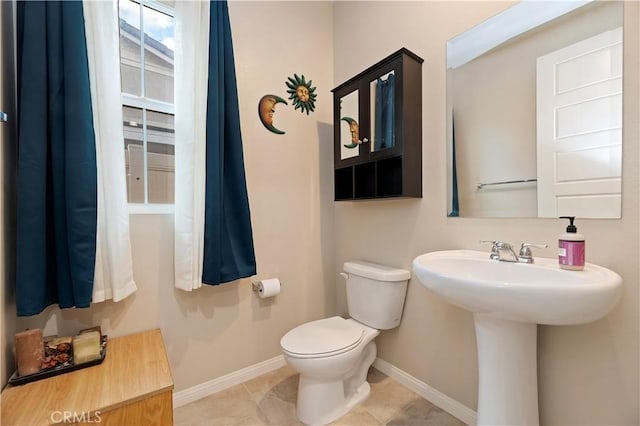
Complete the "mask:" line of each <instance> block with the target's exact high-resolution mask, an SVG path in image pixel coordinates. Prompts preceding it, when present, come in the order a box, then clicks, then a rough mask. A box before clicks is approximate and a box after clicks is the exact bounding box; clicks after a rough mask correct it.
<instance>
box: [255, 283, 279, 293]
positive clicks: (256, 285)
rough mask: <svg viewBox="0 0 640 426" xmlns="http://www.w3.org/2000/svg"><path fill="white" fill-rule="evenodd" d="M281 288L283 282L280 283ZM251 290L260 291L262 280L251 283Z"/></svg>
mask: <svg viewBox="0 0 640 426" xmlns="http://www.w3.org/2000/svg"><path fill="white" fill-rule="evenodd" d="M280 286H282V281H280ZM251 289H252V290H253V291H255V292H258V291H260V280H258V281H251Z"/></svg>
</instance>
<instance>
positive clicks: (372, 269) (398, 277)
mask: <svg viewBox="0 0 640 426" xmlns="http://www.w3.org/2000/svg"><path fill="white" fill-rule="evenodd" d="M344 271H345V272H348V273H350V274H354V275H358V276H360V277H364V278H370V279H372V280H378V281H406V280H408V279H409V278H411V272H409V271H407V270H406V269H400V268H394V267H393V266H386V265H381V264H379V263H374V262H367V261H366V260H352V261H349V262H344Z"/></svg>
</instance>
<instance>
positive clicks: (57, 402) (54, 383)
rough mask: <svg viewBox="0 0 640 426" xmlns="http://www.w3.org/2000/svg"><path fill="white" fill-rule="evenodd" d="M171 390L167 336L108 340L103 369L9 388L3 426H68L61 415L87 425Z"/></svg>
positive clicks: (3, 397) (1, 418) (147, 334)
mask: <svg viewBox="0 0 640 426" xmlns="http://www.w3.org/2000/svg"><path fill="white" fill-rule="evenodd" d="M172 389H173V379H172V378H171V371H170V369H169V362H168V360H167V354H166V352H165V348H164V343H163V341H162V334H161V332H160V330H159V329H156V330H150V331H145V332H142V333H138V334H132V335H129V336H122V337H116V338H113V339H109V340H108V341H107V353H106V356H105V359H104V361H103V362H102V363H101V364H99V365H95V366H92V367H87V368H84V369H81V370H76V371H73V372H70V373H65V374H61V375H59V376H54V377H50V378H47V379H43V380H39V381H36V382H32V383H27V384H25V385H21V386H9V387H7V388H6V389H5V390H4V391H2V394H1V395H0V399H1V405H2V411H1V416H0V423H1V424H2V425H3V426H8V425H50V424H55V423H59V422H63V420H62V418H63V414H59V413H65V412H72V413H76V416H82V415H84V419H83V421H85V422H86V421H87V419H89V420H90V418H91V416H94V417H95V414H96V413H98V417H99V416H100V415H101V414H104V413H107V412H109V411H112V410H116V409H118V408H120V407H123V406H125V405H129V404H132V403H134V402H137V401H142V400H145V399H148V398H151V397H153V396H154V395H158V394H161V393H163V392H169V393H170V392H171V390H172ZM66 423H69V421H67V422H66ZM73 423H76V422H73Z"/></svg>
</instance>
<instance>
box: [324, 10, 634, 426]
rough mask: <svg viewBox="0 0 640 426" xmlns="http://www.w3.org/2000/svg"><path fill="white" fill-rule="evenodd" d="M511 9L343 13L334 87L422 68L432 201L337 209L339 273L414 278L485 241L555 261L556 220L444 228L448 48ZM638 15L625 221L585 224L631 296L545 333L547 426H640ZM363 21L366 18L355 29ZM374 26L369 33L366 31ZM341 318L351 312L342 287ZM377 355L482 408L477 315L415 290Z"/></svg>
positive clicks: (627, 104) (599, 257) (628, 50)
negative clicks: (387, 64)
mask: <svg viewBox="0 0 640 426" xmlns="http://www.w3.org/2000/svg"><path fill="white" fill-rule="evenodd" d="M508 6H509V4H508V3H505V2H493V3H492V2H337V3H336V4H335V6H334V63H335V71H334V75H335V81H336V83H340V82H341V81H344V80H346V79H347V78H348V77H350V76H352V75H354V74H356V73H357V72H359V71H360V70H362V69H364V68H366V67H367V66H369V65H371V64H373V63H374V62H376V61H377V60H379V59H381V58H383V57H384V56H386V55H387V54H389V53H391V52H393V51H395V50H396V49H398V48H399V47H401V46H405V47H407V48H408V49H409V50H412V51H413V52H415V53H416V54H418V55H419V56H421V57H423V58H424V59H425V62H424V64H423V67H422V70H423V120H422V123H423V198H422V199H421V200H380V201H371V202H340V203H336V204H335V235H336V241H335V243H336V271H339V269H340V267H341V263H342V262H343V261H345V260H348V259H352V258H364V259H369V260H373V261H379V262H385V263H388V264H391V265H394V266H398V267H405V268H410V267H411V261H412V259H413V258H414V257H415V256H417V255H418V254H421V253H425V252H428V251H433V250H443V249H451V248H469V249H479V250H486V247H483V246H480V244H479V243H478V240H481V239H502V240H506V241H511V242H513V243H519V242H521V241H533V242H546V243H548V244H549V245H550V246H551V247H550V248H549V249H547V250H542V251H540V252H539V255H541V256H546V257H554V255H555V250H554V248H553V247H554V245H555V241H556V240H557V237H558V234H559V233H561V232H562V230H563V229H564V226H563V224H562V222H561V221H560V220H555V219H469V218H463V219H460V218H446V217H445V215H446V187H445V182H446V165H445V157H446V151H445V142H444V141H445V137H446V132H445V122H446V113H445V43H446V41H447V40H448V39H450V38H451V37H453V36H455V35H457V34H459V33H461V32H462V31H464V30H466V29H468V28H470V27H471V26H473V25H474V24H477V23H479V22H481V21H482V20H484V19H486V18H488V17H490V16H492V15H495V14H496V13H498V12H500V11H501V10H503V9H505V8H506V7H508ZM638 6H639V4H638V3H637V2H627V3H626V4H625V9H626V10H625V70H624V73H625V81H624V84H625V88H624V90H625V99H624V126H625V127H624V139H625V147H624V149H625V155H624V160H623V197H624V201H623V217H622V219H621V220H583V221H581V223H580V224H579V227H580V231H581V232H582V233H584V234H585V235H586V236H587V257H588V261H590V262H593V263H598V264H601V265H603V266H607V267H609V268H611V269H613V270H615V271H617V272H618V273H620V274H621V275H622V277H623V279H624V296H623V299H622V301H621V303H620V304H619V305H618V306H617V308H616V309H615V310H614V311H613V312H612V313H611V314H610V315H608V316H607V317H606V318H604V319H602V320H600V321H597V322H594V323H592V324H587V325H582V326H571V327H550V326H540V327H539V337H538V343H539V350H538V353H539V374H538V375H539V391H540V397H539V399H540V420H541V424H556V425H587V424H593V425H603V424H636V425H637V424H638V423H639V422H640V417H639V413H638V401H639V393H638V373H639V372H638V364H639V354H638V323H639V315H638V310H639V306H638V305H639V303H638V280H639V279H640V273H639V268H638V263H639V262H638V261H639V236H640V233H639V229H638V223H639V222H640V215H639V207H640V206H639V204H640V200H639V191H638V187H639V183H638V172H639V169H640V165H639V150H638V138H639V136H640V135H639V129H638V127H639V126H638V117H639V114H640V111H639V107H638V102H639V97H638V93H639V92H640V86H639V82H638V76H639V75H640V69H639V66H638V52H639V48H640V46H639V43H640V41H639V40H640V34H639V20H640V12H639V7H638ZM354 17H357V19H355V18H354ZM361 22H365V23H366V25H359V23H361ZM338 289H339V293H338V296H339V298H338V308H339V312H344V311H345V302H344V286H343V285H341V283H340V281H338ZM378 342H379V346H378V348H379V356H380V357H381V358H383V359H384V360H386V361H388V362H390V363H391V364H393V365H396V366H397V367H399V368H400V369H402V370H404V371H406V372H408V373H410V374H412V375H414V376H415V377H417V378H418V379H420V380H422V381H424V382H426V383H427V384H429V385H430V386H432V387H434V388H436V389H438V390H439V391H441V392H443V393H445V394H447V395H449V396H450V397H452V398H454V399H456V400H458V401H460V402H461V403H463V404H465V405H467V406H468V407H471V408H473V409H475V408H476V397H477V393H476V388H477V368H476V347H475V335H474V328H473V319H472V316H471V314H469V313H468V312H466V311H463V310H461V309H458V308H456V307H454V306H452V305H450V304H448V303H446V302H445V301H444V300H443V299H441V298H439V297H438V296H437V295H435V294H434V293H431V292H429V291H428V290H426V289H425V288H424V287H422V286H420V284H419V283H418V282H417V281H416V280H415V279H412V280H411V281H410V283H409V288H408V294H407V301H406V304H405V311H404V317H403V320H402V323H401V325H400V327H399V328H398V329H395V330H392V331H385V332H382V334H381V335H380V337H379V338H378Z"/></svg>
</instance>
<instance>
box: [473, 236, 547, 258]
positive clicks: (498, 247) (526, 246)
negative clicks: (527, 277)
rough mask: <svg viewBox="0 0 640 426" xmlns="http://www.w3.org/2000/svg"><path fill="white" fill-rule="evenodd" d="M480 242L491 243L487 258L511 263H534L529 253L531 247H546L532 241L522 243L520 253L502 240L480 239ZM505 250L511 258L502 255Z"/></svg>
mask: <svg viewBox="0 0 640 426" xmlns="http://www.w3.org/2000/svg"><path fill="white" fill-rule="evenodd" d="M480 242H481V243H491V254H490V255H489V259H491V260H499V261H500V262H512V263H534V261H533V255H532V254H531V248H547V245H546V244H534V243H522V244H521V245H520V254H516V252H515V251H514V250H513V246H512V245H511V244H509V243H507V242H504V241H485V240H482V241H480ZM503 251H506V252H508V253H509V254H510V255H511V258H510V259H509V258H504V257H502V252H503Z"/></svg>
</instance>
